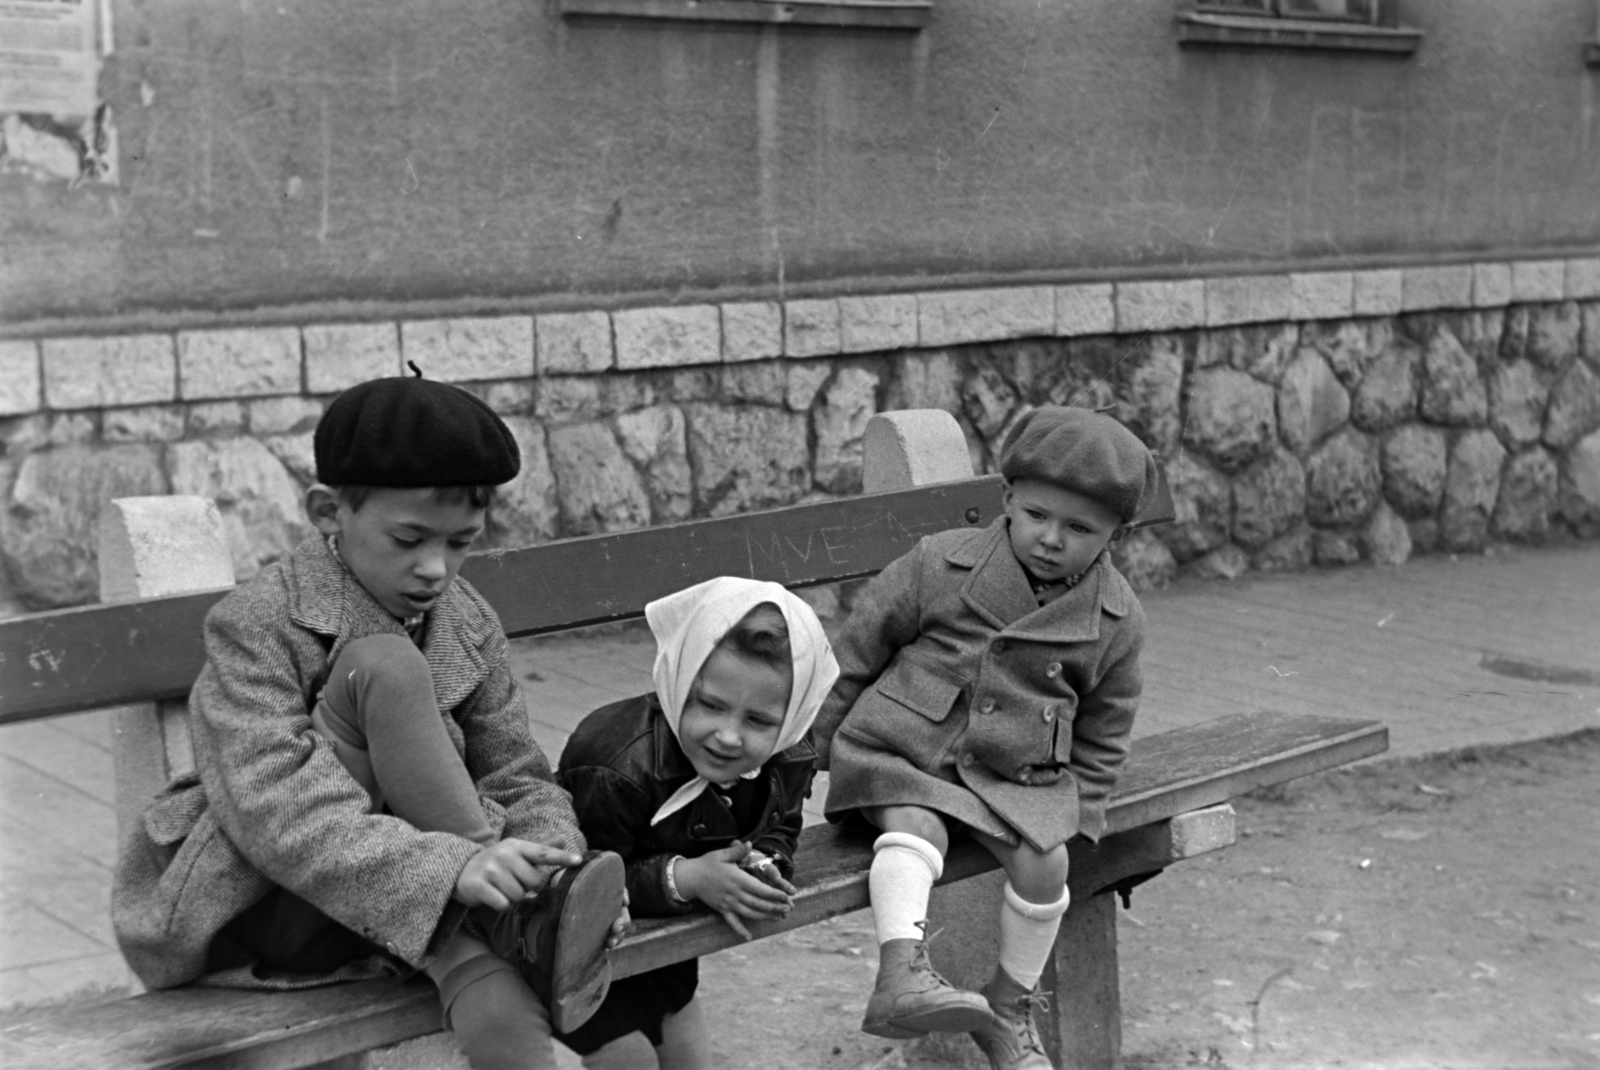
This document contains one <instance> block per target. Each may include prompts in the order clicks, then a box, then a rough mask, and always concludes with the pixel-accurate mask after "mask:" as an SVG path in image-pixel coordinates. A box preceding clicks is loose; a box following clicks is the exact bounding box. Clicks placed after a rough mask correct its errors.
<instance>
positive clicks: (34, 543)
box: [0, 258, 1600, 608]
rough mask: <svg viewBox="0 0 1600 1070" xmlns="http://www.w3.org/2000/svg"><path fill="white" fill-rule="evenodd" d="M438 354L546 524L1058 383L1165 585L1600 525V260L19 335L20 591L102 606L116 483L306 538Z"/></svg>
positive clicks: (843, 456) (805, 486)
mask: <svg viewBox="0 0 1600 1070" xmlns="http://www.w3.org/2000/svg"><path fill="white" fill-rule="evenodd" d="M402 360H413V361H416V362H417V363H419V364H420V365H421V366H423V367H425V368H426V369H427V370H428V372H429V373H430V375H432V376H433V377H435V378H439V379H444V380H447V381H453V382H459V383H461V384H462V385H463V386H464V387H466V388H467V389H470V390H473V391H474V392H476V393H478V394H479V395H480V396H482V397H483V398H485V399H486V400H487V401H488V402H489V403H490V404H491V405H492V406H493V407H494V408H495V409H496V410H497V411H499V412H501V413H503V414H504V415H505V418H506V420H507V422H508V424H509V425H510V426H511V428H512V431H513V433H514V434H515V435H516V436H517V438H518V441H519V442H520V443H521V447H522V452H523V457H524V462H525V464H524V470H523V472H522V474H521V475H520V476H519V477H518V479H517V480H516V481H515V482H513V483H512V484H510V485H508V486H507V487H506V488H505V490H504V492H503V494H502V498H501V501H500V504H499V505H498V506H497V508H496V511H495V514H494V528H493V530H492V533H491V534H492V540H493V541H494V542H497V543H499V544H501V545H512V546H517V545H526V544H528V543H531V542H535V541H542V540H546V539H549V538H552V537H557V536H569V535H580V534H587V533H591V532H597V531H609V530H624V529H630V528H636V527H641V526H644V525H647V524H660V523H669V522H672V521H677V520H684V519H687V518H690V517H696V516H709V515H723V514H727V513H732V512H736V511H740V510H744V509H750V508H766V507H771V506H777V505H783V504H788V503H791V502H795V501H799V500H803V499H806V498H808V497H811V496H814V495H826V494H848V493H853V492H855V491H857V490H859V487H860V463H861V462H860V456H861V436H862V433H863V431H864V429H865V425H866V421H867V419H868V418H869V417H870V416H871V415H872V413H874V412H876V411H880V410H883V409H899V408H922V407H937V408H944V409H947V410H949V411H951V412H953V413H955V414H956V415H957V418H958V420H959V421H960V422H961V424H962V426H963V428H964V430H965V431H966V433H967V436H968V441H969V444H970V446H971V450H972V456H973V461H974V464H975V466H977V467H978V468H979V469H984V468H989V467H992V465H993V462H994V459H995V455H996V452H997V450H998V446H999V443H1000V441H1001V440H1002V439H1003V437H1004V434H1005V432H1006V430H1007V428H1009V427H1010V426H1011V424H1012V423H1013V422H1014V421H1015V419H1016V418H1017V417H1018V416H1019V415H1020V414H1021V413H1022V412H1024V411H1026V409H1027V408H1028V407H1029V406H1032V405H1037V404H1041V403H1045V402H1057V403H1075V404H1081V405H1093V406H1097V407H1098V406H1110V407H1111V408H1112V411H1114V412H1115V413H1116V415H1117V416H1118V418H1120V419H1122V420H1123V421H1125V422H1126V423H1127V424H1128V425H1129V426H1130V427H1132V428H1134V429H1135V431H1136V432H1137V433H1138V434H1140V435H1141V436H1142V437H1143V439H1144V440H1145V441H1146V442H1147V443H1148V444H1149V445H1150V446H1151V447H1152V448H1153V449H1154V450H1155V451H1156V452H1157V454H1158V455H1159V456H1160V457H1161V460H1162V463H1163V464H1164V466H1165V468H1166V471H1167V474H1168V477H1169V479H1170V481H1171V483H1172V486H1173V491H1174V497H1175V501H1176V503H1177V506H1178V510H1179V516H1178V521H1177V522H1176V523H1174V524H1171V525H1168V526H1166V527H1162V528H1159V529H1155V530H1154V531H1153V532H1144V533H1140V534H1139V535H1138V536H1136V537H1135V538H1134V539H1132V540H1130V541H1129V542H1128V543H1126V544H1125V545H1124V547H1123V548H1122V551H1121V556H1120V559H1119V563H1120V564H1121V566H1122V567H1123V568H1124V569H1125V571H1127V572H1128V573H1129V575H1130V577H1131V578H1132V579H1134V581H1135V582H1136V583H1141V584H1143V583H1159V582H1162V581H1164V580H1165V579H1168V578H1170V577H1171V576H1172V575H1174V574H1175V573H1176V572H1177V571H1179V570H1180V569H1185V570H1188V571H1190V572H1192V573H1196V574H1199V575H1206V576H1228V577H1231V576H1235V575H1238V574H1239V573H1241V572H1243V571H1245V570H1247V569H1251V568H1254V569H1263V570H1271V569H1294V568H1300V567H1305V566H1307V565H1310V564H1314V563H1315V564H1323V565H1338V564H1348V563H1352V562H1356V561H1361V560H1370V561H1375V562H1382V563H1396V562H1400V561H1403V560H1405V559H1406V558H1407V557H1409V556H1410V555H1411V554H1413V553H1419V552H1428V551H1431V550H1435V549H1447V550H1452V551H1458V550H1476V549H1479V548H1482V547H1484V546H1486V545H1489V544H1491V543H1492V542H1494V541H1498V540H1514V541H1538V540H1541V539H1544V538H1547V537H1549V536H1551V535H1553V534H1554V535H1563V534H1577V535H1580V536H1588V537H1594V536H1596V535H1600V259H1592V258H1591V259H1571V260H1542V261H1520V262H1515V263H1507V262H1495V261H1488V262H1479V263H1475V264H1471V265H1464V266H1458V267H1448V268H1438V267H1435V268H1414V269H1408V270H1406V271H1389V270H1374V271H1362V272H1354V273H1351V272H1333V273H1319V274H1281V275H1258V276H1247V277H1235V278H1221V279H1211V280H1207V281H1205V282H1204V283H1202V282H1200V281H1198V280H1193V281H1187V282H1159V281H1158V282H1152V281H1128V282H1118V283H1092V284H1082V285H1071V286H1056V287H1052V286H1023V287H1008V288H1001V289H991V290H971V291H951V290H938V291H922V292H915V291H913V292H905V293H896V294H884V295H876V296H873V297H867V298H854V297H843V298H837V299H827V300H823V299H801V300H796V301H789V302H785V303H783V304H778V303H765V302H739V303H729V304H724V305H721V306H717V305H690V306H656V307H640V308H633V309H628V310H624V311H618V312H612V313H607V312H605V311H599V310H591V311H588V312H581V313H558V314H546V315H540V316H537V317H535V316H490V317H461V318H445V319H427V320H405V321H401V322H398V323H396V322H393V321H379V322H367V323H341V324H327V323H304V324H300V325H297V326H279V327H263V328H254V329H252V328H244V329H232V330H193V331H191V330H180V331H178V332H176V333H164V332H147V333H139V334H129V335H120V336H111V337H105V336H79V337H61V338H49V339H45V340H43V341H42V342H35V341H31V340H30V341H12V342H5V343H0V494H3V497H0V605H3V604H4V603H6V602H7V601H8V600H9V601H11V602H12V603H14V604H13V607H12V608H16V605H15V604H16V603H25V604H26V605H28V606H30V607H33V608H39V607H43V606H49V605H66V604H73V603H76V602H81V601H86V600H89V599H90V598H92V596H93V592H94V590H95V560H94V531H95V522H96V518H97V516H98V514H99V511H100V510H101V508H102V507H103V505H104V503H105V502H106V501H107V500H109V499H111V498H114V497H121V496H127V495H135V494H164V493H181V494H200V495H204V496H207V497H213V498H215V499H216V500H217V502H218V505H219V508H220V510H221V514H222V517H223V522H224V524H225V526H226V528H227V531H228V535H229V540H230V544H231V547H232V550H233V555H234V560H235V564H236V567H237V569H238V572H239V575H240V577H241V578H244V577H248V576H250V575H252V574H254V572H255V571H256V570H258V569H259V568H260V567H261V566H262V565H263V564H265V563H266V562H268V561H271V560H273V559H274V558H276V557H277V556H279V555H281V554H282V553H283V552H284V551H285V550H286V549H287V548H288V547H289V546H290V545H292V543H293V542H294V541H295V540H296V539H297V538H299V537H300V536H301V535H302V534H304V533H305V532H306V530H307V529H306V527H305V525H304V521H303V518H302V515H301V509H300V495H301V493H302V490H303V488H304V486H305V485H306V484H308V483H309V482H310V481H311V479H312V478H313V463H312V457H311V431H312V428H313V427H314V426H315V424H316V421H317V419H318V417H319V416H320V415H321V413H322V410H323V406H324V405H325V404H326V402H327V400H328V398H329V397H330V396H331V395H333V394H334V393H335V392H337V391H338V390H340V389H342V388H343V387H345V386H348V385H350V384H352V383H355V382H358V381H360V380H363V379H365V378H369V377H372V376H375V375H393V374H397V373H398V372H399V371H400V368H401V362H402Z"/></svg>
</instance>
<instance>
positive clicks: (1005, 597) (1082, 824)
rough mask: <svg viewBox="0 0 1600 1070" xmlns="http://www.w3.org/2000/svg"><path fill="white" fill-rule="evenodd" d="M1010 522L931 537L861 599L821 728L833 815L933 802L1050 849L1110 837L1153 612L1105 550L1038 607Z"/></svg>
mask: <svg viewBox="0 0 1600 1070" xmlns="http://www.w3.org/2000/svg"><path fill="white" fill-rule="evenodd" d="M1006 525H1007V522H1006V518H1005V517H1004V516H1002V517H999V518H997V519H996V520H995V522H994V523H992V524H990V525H989V526H988V527H987V528H984V529H971V528H967V529H958V530H955V531H946V532H941V533H940V534H937V535H931V536H928V537H927V538H924V539H923V540H922V541H921V542H919V543H918V544H917V545H916V546H915V547H914V548H913V549H912V550H911V551H910V552H909V553H908V554H906V555H905V556H904V557H901V558H900V559H899V560H897V561H895V562H894V563H892V564H891V565H889V567H888V568H886V569H884V570H883V572H882V573H880V574H879V575H878V576H877V577H876V578H875V579H874V580H873V581H872V582H871V583H869V584H868V585H867V587H866V588H865V589H864V590H863V592H862V593H861V595H860V596H859V597H858V599H857V601H856V604H855V606H854V608H853V609H852V610H851V613H850V619H849V620H848V621H847V622H846V624H845V626H844V629H843V632H842V633H841V635H840V636H839V638H838V640H837V641H836V642H835V643H834V652H835V654H836V655H837V657H838V659H839V667H840V675H839V682H838V683H837V684H836V685H835V686H834V689H833V691H832V693H831V694H830V695H829V696H828V699H827V701H826V702H824V703H823V706H822V710H821V712H820V713H819V714H818V716H817V721H816V725H815V727H814V728H813V739H814V743H815V745H816V746H817V749H818V750H819V752H820V753H821V755H822V761H823V763H824V765H825V767H826V768H827V769H828V770H829V787H828V801H827V806H826V813H827V815H828V816H829V817H830V818H831V819H835V820H837V819H839V818H841V817H843V816H845V815H847V814H848V813H850V812H852V811H854V810H857V809H859V808H861V807H867V806H884V805H892V804H909V805H917V806H924V807H928V808H930V809H933V810H937V811H939V812H940V813H942V814H945V815H946V816H948V817H953V818H955V819H957V820H958V821H961V822H963V823H965V824H967V825H969V826H971V827H972V828H975V829H978V830H979V831H982V832H986V833H988V834H989V835H991V836H996V837H998V838H1000V839H1003V840H1006V841H1007V842H1010V843H1016V842H1017V838H1018V836H1019V835H1020V836H1021V837H1022V838H1023V839H1025V840H1027V841H1028V842H1029V843H1030V844H1032V845H1033V846H1034V847H1036V848H1038V849H1039V850H1048V849H1050V848H1051V847H1054V846H1055V845H1056V844H1059V843H1063V842H1065V841H1066V840H1068V839H1070V838H1071V837H1072V836H1073V835H1074V834H1075V833H1082V834H1083V835H1084V836H1086V837H1088V838H1089V839H1091V840H1094V839H1098V838H1099V837H1100V834H1101V833H1102V832H1104V831H1105V807H1106V799H1107V796H1108V795H1109V793H1110V791H1111V787H1112V785H1113V783H1114V782H1115V781H1116V777H1117V772H1118V770H1119V769H1120V768H1121V766H1122V762H1123V760H1124V759H1125V758H1126V757H1127V753H1128V735H1129V732H1130V731H1131V729H1132V727H1133V717H1134V713H1135V712H1136V710H1137V709H1138V705H1139V693H1140V690H1141V687H1142V683H1141V678H1140V675H1139V651H1140V648H1141V647H1142V646H1143V642H1144V611H1143V609H1142V608H1141V607H1140V605H1139V600H1138V598H1137V597H1135V595H1134V593H1133V590H1132V588H1130V587H1129V586H1128V583H1127V581H1126V580H1124V579H1123V578H1122V575H1121V574H1120V573H1119V572H1117V570H1116V569H1115V568H1114V567H1113V566H1112V564H1111V562H1110V560H1109V555H1108V554H1104V553H1102V554H1101V555H1100V556H1099V558H1097V559H1096V560H1095V562H1094V564H1093V565H1091V566H1090V567H1089V570H1088V571H1087V573H1085V575H1084V577H1083V579H1082V580H1080V581H1079V582H1078V584H1077V585H1076V586H1074V587H1073V588H1072V589H1070V590H1069V591H1067V592H1066V593H1065V594H1063V595H1061V596H1060V597H1059V598H1057V599H1056V600H1054V601H1053V602H1050V603H1049V604H1047V605H1045V606H1042V607H1041V606H1040V605H1039V603H1038V600H1037V598H1036V597H1035V595H1034V594H1033V591H1032V590H1031V588H1030V587H1029V586H1028V581H1027V577H1026V575H1025V574H1024V572H1023V571H1022V566H1021V565H1020V564H1019V563H1018V562H1017V559H1016V556H1015V555H1014V554H1013V553H1012V552H1011V545H1010V540H1009V539H1008V537H1007V526H1006Z"/></svg>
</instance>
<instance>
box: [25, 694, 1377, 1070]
mask: <svg viewBox="0 0 1600 1070" xmlns="http://www.w3.org/2000/svg"><path fill="white" fill-rule="evenodd" d="M1387 746H1388V731H1387V729H1385V728H1384V727H1383V726H1382V725H1380V724H1377V723H1375V722H1370V721H1352V720H1340V719H1334V718H1327V717H1313V716H1304V715H1290V714H1284V713H1277V712H1264V713H1251V714H1240V715H1237V716H1234V717H1226V718H1220V719H1218V720H1215V721H1209V722H1206V723H1204V724H1200V725H1196V726H1193V727H1190V728H1183V729H1178V730H1176V731H1172V732H1164V733H1161V734H1160V735H1156V736H1148V737H1145V738H1142V739H1138V740H1135V741H1134V744H1133V751H1132V753H1131V755H1130V756H1129V765H1128V768H1127V770H1126V772H1125V773H1124V775H1123V777H1122V781H1121V783H1120V785H1119V789H1118V791H1117V792H1116V794H1115V795H1114V796H1113V798H1112V802H1111V805H1110V807H1109V808H1108V813H1107V822H1108V832H1109V833H1110V834H1109V835H1107V836H1106V837H1105V838H1104V839H1102V841H1101V843H1100V844H1099V845H1098V846H1091V845H1089V844H1087V843H1082V842H1075V843H1074V844H1073V845H1072V848H1071V850H1072V869H1071V874H1072V876H1071V881H1070V883H1071V887H1072V891H1073V895H1074V896H1075V897H1079V896H1087V895H1088V894H1092V892H1094V891H1098V890H1099V889H1101V888H1104V887H1106V886H1108V885H1111V884H1115V883H1116V882H1118V881H1120V880H1122V879H1125V878H1127V877H1131V876H1137V875H1140V874H1143V873H1149V872H1152V871H1154V870H1156V869H1159V868H1161V867H1162V866H1163V865H1165V864H1166V863H1167V862H1168V861H1173V860H1175V857H1182V856H1183V854H1184V852H1185V850H1186V848H1184V847H1182V846H1181V845H1180V844H1176V843H1175V841H1174V838H1173V836H1172V834H1171V826H1170V824H1169V819H1171V818H1172V817H1175V816H1177V815H1178V814H1180V813H1188V812H1190V811H1193V810H1199V809H1202V808H1204V807H1208V806H1212V805H1214V804H1217V803H1221V802H1225V801H1227V800H1228V799H1230V798H1232V797H1234V796H1236V795H1239V794H1241V793H1243V792H1246V791H1250V790H1251V789H1253V788H1258V787H1263V786H1266V785H1268V784H1275V783H1280V782H1282V781H1284V780H1288V779H1292V778H1293V777H1297V776H1304V775H1306V774H1308V773H1313V772H1318V771H1320V770H1324V769H1331V768H1334V767H1336V766H1339V765H1342V764H1344V763H1346V762H1350V761H1354V760H1356V759H1358V758H1363V757H1368V756H1371V755H1373V754H1378V753H1381V752H1382V751H1383V750H1385V749H1386V748H1387ZM1201 849H1204V848H1203V847H1202V848H1201ZM800 851H801V860H800V872H799V874H798V877H799V881H798V883H799V885H800V887H801V894H800V896H799V897H798V898H797V900H796V902H795V907H794V910H793V911H792V912H791V914H790V916H789V917H788V918H787V919H784V920H783V921H781V922H775V923H764V924H758V925H752V926H751V928H752V931H753V932H755V933H756V934H757V935H758V936H769V935H773V934H775V933H779V932H783V931H786V930H789V929H794V928H799V927H801V926H804V925H808V924H811V923H812V922H816V921H820V920H822V919H824V918H828V917H832V916H834V915H837V914H842V913H845V912H847V911H851V910H856V909H859V908H861V907H863V906H865V905H866V904H867V884H866V872H867V866H868V864H869V862H870V859H871V853H872V848H871V842H870V840H869V839H868V838H866V837H863V836H853V835H849V834H845V833H841V832H840V831H839V830H838V829H837V828H835V827H833V826H815V827H812V828H809V829H806V830H805V831H804V832H803V833H802V835H801V847H800ZM994 868H995V862H994V859H993V858H992V857H991V856H989V855H988V854H987V853H986V852H984V851H983V850H982V849H981V848H979V847H977V846H976V845H974V844H971V843H967V844H964V845H959V846H958V847H957V848H956V849H954V850H952V851H951V853H950V858H949V860H948V861H947V864H946V868H945V875H944V878H943V879H942V880H941V881H940V883H941V884H948V883H951V882H952V881H957V880H962V879H965V878H966V877H970V876H975V875H977V874H979V873H983V872H987V871H988V870H992V869H994ZM739 943H740V941H739V939H738V937H736V936H735V935H734V934H733V933H732V931H731V930H730V929H728V927H727V926H726V925H725V924H723V922H722V921H721V920H720V919H717V918H712V917H710V916H706V915H696V916H693V917H690V918H687V919H671V920H647V921H641V922H640V923H639V925H638V928H637V931H636V932H635V933H634V934H632V935H631V936H629V937H628V939H627V940H626V941H625V942H624V944H623V946H622V947H620V948H619V949H618V950H617V952H616V953H615V955H614V958H613V963H614V972H615V973H616V975H618V976H628V975H631V974H634V973H639V972H642V971H643V970H647V969H652V968H654V967H656V966H659V965H662V964H663V963H665V962H671V961H677V960H679V959H683V958H687V957H691V956H696V955H704V954H709V953H710V952H713V951H717V950H721V949H723V948H727V947H733V946H736V945H738V944H739ZM438 1024H439V1019H438V1011H437V1003H436V1002H435V997H434V995H433V991H432V988H431V986H429V985H427V984H426V983H421V982H414V983H412V984H409V985H402V984H400V983H399V982H396V981H392V980H386V981H374V982H366V983H363V984H357V985H345V986H337V987H331V988H322V989H316V990H313V991H310V992H302V993H274V994H273V995H272V996H271V998H248V997H244V998H241V994H240V993H237V992H232V993H230V992H222V991H219V990H215V989H179V990H175V991H168V992H155V993H150V994H147V995H143V996H138V997H136V998H134V999H130V1000H120V1001H114V1002H110V1003H105V1004H99V1005H95V1006H89V1007H74V1008H62V1009H59V1010H50V1011H43V1012H23V1017H22V1019H21V1020H20V1021H18V1022H17V1023H16V1024H11V1025H7V1026H6V1027H4V1028H3V1029H0V1064H3V1065H5V1066H7V1067H8V1068H16V1070H23V1068H27V1070H66V1068H68V1067H74V1068H75V1067H81V1066H96V1067H107V1068H119V1070H120V1068H132V1067H139V1068H148V1070H156V1068H166V1067H186V1068H194V1067H205V1068H208V1070H222V1068H229V1070H239V1068H245V1067H248V1068H251V1070H278V1068H285V1067H294V1066H304V1065H306V1063H307V1062H310V1061H315V1059H328V1058H332V1057H335V1056H337V1055H340V1054H343V1053H349V1052H354V1051H362V1050H365V1049H367V1048H370V1047H373V1046H375V1045H378V1044H393V1043H398V1042H399V1041H402V1040H406V1039H409V1038H411V1037H414V1036H419V1035H422V1034H424V1033H428V1032H432V1031H433V1030H435V1029H437V1028H438ZM198 1038H205V1046H204V1047H197V1048H195V1049H192V1050H191V1049H187V1048H186V1047H185V1041H186V1040H187V1041H188V1042H189V1043H196V1044H198V1043H199V1040H198ZM91 1048H92V1050H91ZM310 1056H315V1058H314V1059H313V1058H310Z"/></svg>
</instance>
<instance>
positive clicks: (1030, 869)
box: [1007, 843, 1068, 903]
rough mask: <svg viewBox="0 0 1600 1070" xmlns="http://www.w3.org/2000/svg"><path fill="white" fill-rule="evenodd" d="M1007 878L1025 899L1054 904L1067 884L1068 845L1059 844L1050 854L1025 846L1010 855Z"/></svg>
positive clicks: (1024, 844)
mask: <svg viewBox="0 0 1600 1070" xmlns="http://www.w3.org/2000/svg"><path fill="white" fill-rule="evenodd" d="M1007 868H1008V873H1007V875H1008V876H1009V877H1010V878H1011V883H1012V885H1013V886H1014V887H1015V888H1016V890H1017V892H1018V893H1020V894H1021V895H1022V896H1023V898H1025V899H1028V900H1030V901H1032V902H1035V903H1053V902H1055V901H1056V900H1057V898H1058V897H1059V896H1060V895H1061V892H1062V888H1063V887H1064V886H1065V885H1066V883H1067V870H1068V863H1067V845H1066V844H1064V843H1063V844H1057V845H1056V846H1055V847H1052V848H1051V849H1050V850H1048V851H1037V850H1034V849H1033V848H1032V847H1030V846H1028V844H1026V843H1023V844H1022V846H1021V847H1019V848H1018V849H1017V851H1016V853H1015V854H1013V855H1012V856H1011V865H1010V866H1009V867H1007Z"/></svg>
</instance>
